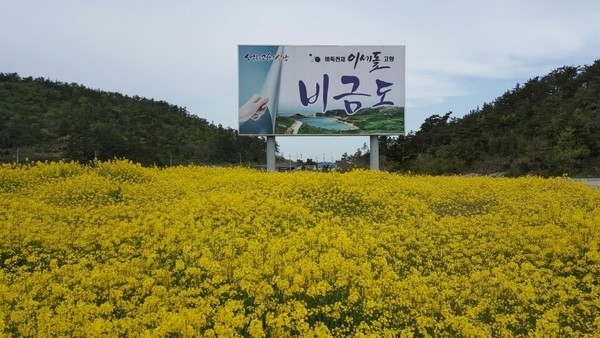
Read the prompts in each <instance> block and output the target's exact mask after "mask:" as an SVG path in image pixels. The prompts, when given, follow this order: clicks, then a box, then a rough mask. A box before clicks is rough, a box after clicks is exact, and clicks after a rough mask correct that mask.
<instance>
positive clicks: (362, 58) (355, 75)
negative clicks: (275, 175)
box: [238, 45, 405, 136]
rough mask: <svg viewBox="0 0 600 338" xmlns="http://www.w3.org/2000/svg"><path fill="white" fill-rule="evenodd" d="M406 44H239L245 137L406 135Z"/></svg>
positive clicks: (241, 129) (241, 122) (241, 125)
mask: <svg viewBox="0 0 600 338" xmlns="http://www.w3.org/2000/svg"><path fill="white" fill-rule="evenodd" d="M404 65H405V47H404V46H258V45H239V46H238V72H239V74H238V76H239V77H238V79H239V82H238V84H239V88H238V98H239V102H238V107H239V110H238V114H239V133H240V134H241V135H363V136H364V135H403V134H404V106H405V83H404V82H405V80H404V79H405V67H404Z"/></svg>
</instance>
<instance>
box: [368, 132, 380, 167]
mask: <svg viewBox="0 0 600 338" xmlns="http://www.w3.org/2000/svg"><path fill="white" fill-rule="evenodd" d="M370 138H371V149H370V158H369V160H370V164H371V170H375V171H377V170H379V137H378V136H377V135H371V136H370Z"/></svg>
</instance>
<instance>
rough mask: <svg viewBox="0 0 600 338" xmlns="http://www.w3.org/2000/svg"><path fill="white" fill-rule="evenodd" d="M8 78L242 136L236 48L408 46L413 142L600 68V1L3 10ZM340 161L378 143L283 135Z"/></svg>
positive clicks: (75, 5) (27, 4) (13, 1)
mask: <svg viewBox="0 0 600 338" xmlns="http://www.w3.org/2000/svg"><path fill="white" fill-rule="evenodd" d="M0 13H2V14H1V19H0V72H4V73H12V72H16V73H19V75H21V76H22V77H27V76H33V77H45V78H50V79H51V80H57V81H61V82H69V83H71V82H76V83H78V84H81V85H84V86H86V87H90V88H94V89H102V90H105V91H114V92H120V93H122V94H126V95H129V96H133V95H138V96H141V97H146V98H153V99H155V100H163V101H167V102H169V103H171V104H174V105H177V106H181V107H186V108H187V110H188V111H189V112H190V113H192V114H195V115H198V116H200V117H202V118H205V119H206V120H208V121H209V122H213V123H215V124H222V125H223V126H225V127H232V128H236V129H237V125H238V120H237V119H238V117H237V101H238V100H237V85H238V79H237V76H238V75H237V46H238V45H244V44H256V45H404V46H406V132H409V131H411V130H414V131H416V130H418V129H419V127H420V125H421V123H422V122H423V120H424V119H425V118H427V117H429V116H431V115H433V114H439V115H443V114H445V113H447V112H448V111H452V112H453V115H452V116H455V117H460V116H462V115H464V114H466V113H468V112H469V111H470V110H472V109H475V108H477V107H478V106H482V105H483V103H486V102H492V101H493V100H494V99H495V98H496V97H498V96H500V95H502V94H503V93H504V92H505V91H506V90H509V89H512V88H514V86H515V85H516V84H517V83H524V82H526V81H527V80H528V79H530V78H532V77H535V76H543V75H546V74H547V73H549V72H550V71H552V70H554V69H556V68H558V67H561V66H566V65H567V66H581V65H589V64H591V63H593V61H594V60H597V59H600V19H599V18H600V1H598V0H573V1H566V0H560V1H559V0H555V1H553V0H544V1H542V0H530V1H528V0H502V1H484V0H479V1H475V0H472V1H467V0H462V1H461V0H455V1H445V0H443V1H442V0H440V1H403V0H381V1H377V0H370V1H365V0H361V1H357V0H339V1H338V0H327V1H325V0H319V1H317V0H297V1H284V0H278V1H270V0H269V1H266V0H265V1H261V0H254V1H227V0H221V1H201V0H196V1H192V0H186V1H183V0H182V1H179V0H170V1H166V0H165V1H157V0H132V1H129V0H118V1H117V0H102V1H83V0H53V1H48V0H0ZM276 141H277V143H278V144H279V146H280V152H281V153H283V154H284V156H285V157H288V158H289V157H291V158H292V159H296V158H300V157H302V158H303V159H307V158H313V159H315V158H317V159H318V160H322V159H325V160H331V159H332V158H333V159H337V158H339V157H340V156H341V154H342V153H344V152H347V153H349V154H353V153H354V152H355V151H356V149H357V148H359V147H361V146H362V145H363V144H364V143H366V144H367V145H368V144H369V137H368V136H354V137H332V136H329V137H306V136H301V137H293V136H288V137H283V136H281V137H277V139H276Z"/></svg>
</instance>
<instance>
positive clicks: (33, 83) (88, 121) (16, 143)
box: [0, 73, 266, 166]
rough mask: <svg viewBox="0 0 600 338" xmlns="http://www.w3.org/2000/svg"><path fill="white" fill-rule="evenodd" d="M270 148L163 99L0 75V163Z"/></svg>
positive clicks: (257, 158) (248, 159)
mask: <svg viewBox="0 0 600 338" xmlns="http://www.w3.org/2000/svg"><path fill="white" fill-rule="evenodd" d="M265 147H266V141H265V140H264V139H261V138H258V137H238V135H237V131H236V130H235V129H231V128H224V127H222V126H221V125H219V126H215V125H214V124H212V123H209V122H208V121H206V120H205V119H202V118H200V117H198V116H195V115H192V114H190V113H189V112H188V111H187V110H186V109H185V108H182V107H178V106H175V105H172V104H169V103H167V102H164V101H155V100H153V99H146V98H141V97H138V96H134V97H129V96H126V95H122V94H119V93H111V92H105V91H101V90H93V89H89V88H86V87H84V86H82V85H79V84H76V83H71V84H68V83H61V82H57V81H50V80H49V79H44V78H35V79H34V78H31V77H28V78H21V77H20V76H19V75H18V74H14V73H12V74H6V73H0V162H15V161H16V160H17V158H19V159H21V160H24V159H25V158H28V159H29V160H31V161H33V160H57V159H64V160H76V161H79V162H83V163H86V162H89V161H90V160H92V159H94V158H98V159H100V160H105V159H112V158H115V157H117V158H127V159H130V160H132V161H134V162H139V163H141V164H144V165H159V166H160V165H168V164H187V163H202V164H209V163H215V164H226V163H239V162H240V161H243V162H244V163H255V162H264V161H265ZM17 156H18V157H17Z"/></svg>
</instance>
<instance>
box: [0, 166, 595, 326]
mask: <svg viewBox="0 0 600 338" xmlns="http://www.w3.org/2000/svg"><path fill="white" fill-rule="evenodd" d="M0 238H1V242H0V335H2V336H6V337H289V336H298V337H400V336H402V337H413V336H414V337H553V336H561V337H567V336H574V337H598V336H599V335H598V332H600V253H599V244H600V190H598V189H594V188H590V187H588V186H586V185H584V184H582V183H575V182H573V181H572V180H570V179H567V178H555V179H542V178H537V177H527V178H489V177H469V178H467V177H431V176H410V175H399V174H391V173H386V172H373V171H353V172H350V173H343V174H341V173H318V172H298V173H268V172H259V171H255V170H251V169H244V168H219V167H201V166H185V167H184V166H180V167H171V168H166V169H160V168H143V167H141V166H139V165H137V164H134V163H131V162H129V161H126V160H114V161H110V162H101V163H96V164H95V165H89V166H87V165H79V164H76V163H28V164H27V165H22V166H15V165H4V166H1V167H0Z"/></svg>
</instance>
